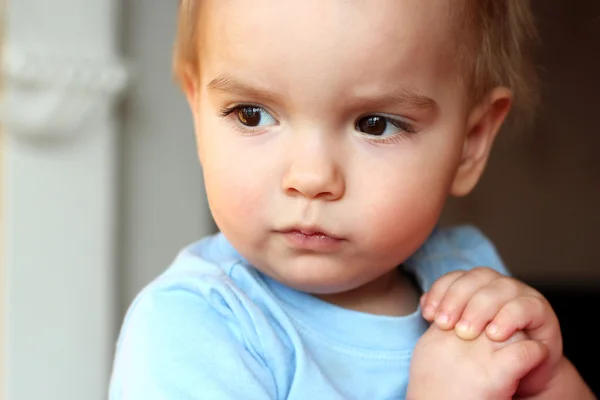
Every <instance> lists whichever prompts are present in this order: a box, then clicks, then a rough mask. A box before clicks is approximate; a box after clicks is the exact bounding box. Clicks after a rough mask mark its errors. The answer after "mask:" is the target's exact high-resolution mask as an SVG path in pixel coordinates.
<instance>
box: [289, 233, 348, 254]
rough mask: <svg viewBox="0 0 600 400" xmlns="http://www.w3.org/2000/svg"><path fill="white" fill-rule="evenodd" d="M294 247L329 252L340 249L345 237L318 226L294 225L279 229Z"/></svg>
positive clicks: (302, 249)
mask: <svg viewBox="0 0 600 400" xmlns="http://www.w3.org/2000/svg"><path fill="white" fill-rule="evenodd" d="M279 233H280V234H281V235H282V236H283V238H284V239H285V241H286V243H287V244H288V246H290V247H291V248H292V249H296V250H301V251H310V252H318V253H329V252H332V251H336V250H339V249H340V246H342V243H343V242H344V241H345V239H343V238H341V237H339V236H336V235H333V234H332V233H329V232H327V231H325V230H324V229H321V228H318V227H292V228H289V229H284V230H281V231H279Z"/></svg>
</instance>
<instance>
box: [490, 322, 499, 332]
mask: <svg viewBox="0 0 600 400" xmlns="http://www.w3.org/2000/svg"><path fill="white" fill-rule="evenodd" d="M499 331H500V328H499V327H498V325H497V324H496V323H494V322H492V323H491V324H489V325H488V327H487V332H488V333H489V334H490V335H497V334H498V332H499Z"/></svg>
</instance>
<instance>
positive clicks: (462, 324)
mask: <svg viewBox="0 0 600 400" xmlns="http://www.w3.org/2000/svg"><path fill="white" fill-rule="evenodd" d="M469 329H471V323H470V322H469V321H465V320H460V321H459V322H458V324H456V330H457V331H459V333H468V332H469Z"/></svg>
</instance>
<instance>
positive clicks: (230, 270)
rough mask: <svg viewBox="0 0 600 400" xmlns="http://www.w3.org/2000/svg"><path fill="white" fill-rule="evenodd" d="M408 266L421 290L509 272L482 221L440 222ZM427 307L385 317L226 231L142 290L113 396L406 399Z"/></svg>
mask: <svg viewBox="0 0 600 400" xmlns="http://www.w3.org/2000/svg"><path fill="white" fill-rule="evenodd" d="M404 266H405V267H406V268H407V269H408V270H410V271H412V272H413V273H414V275H415V276H416V278H417V280H418V282H419V284H420V286H421V288H422V289H423V290H425V291H426V290H428V289H429V288H430V286H431V284H432V283H433V282H434V281H435V280H436V279H438V278H439V277H441V276H442V275H444V274H445V273H447V272H449V271H454V270H461V269H462V270H467V269H471V268H473V267H475V266H487V267H491V268H495V269H496V270H499V271H501V272H503V273H506V271H505V269H504V267H503V265H502V261H501V260H500V258H499V257H498V255H497V253H496V251H495V249H494V247H493V245H492V244H491V243H490V242H489V241H488V240H487V239H486V238H485V237H484V236H483V235H482V234H481V233H480V232H479V231H478V230H476V229H475V228H472V227H458V228H452V229H438V230H436V231H434V232H433V234H432V235H431V236H430V238H429V239H428V240H427V242H426V243H425V244H424V245H423V246H422V248H421V249H420V250H419V251H417V252H416V253H415V254H414V255H413V256H412V257H411V258H410V259H409V260H407V261H406V262H405V263H404ZM427 327H428V324H427V323H426V321H424V320H423V319H422V318H421V315H420V310H417V311H416V312H414V313H413V314H411V315H408V316H405V317H387V316H377V315H371V314H365V313H361V312H357V311H352V310H347V309H342V308H339V307H336V306H334V305H332V304H329V303H326V302H324V301H321V300H319V299H317V298H315V297H313V296H310V295H308V294H306V293H302V292H298V291H295V290H293V289H290V288H288V287H285V286H283V285H281V284H279V283H278V282H276V281H274V280H272V279H270V278H268V277H267V276H265V275H264V274H262V273H260V272H258V271H257V270H256V269H254V268H253V267H252V266H251V265H249V264H248V263H247V262H246V261H245V260H244V259H243V258H242V257H241V256H240V255H239V254H238V253H237V252H236V251H235V249H233V248H232V246H231V245H230V244H229V243H228V242H227V240H226V239H225V238H224V237H223V236H222V235H221V234H217V235H215V236H211V237H208V238H205V239H203V240H201V241H199V242H197V243H195V244H192V245H191V246H189V247H187V248H186V249H184V250H183V251H182V252H181V253H180V254H179V256H178V257H177V258H176V260H175V261H174V263H173V264H172V266H171V267H170V268H169V269H167V270H166V271H165V272H164V273H163V274H162V275H161V276H159V277H158V278H157V279H156V280H155V281H154V282H152V283H150V284H149V285H148V286H147V287H146V288H145V289H144V290H143V291H142V292H141V293H140V294H139V295H138V296H137V298H136V299H135V300H134V302H133V304H132V305H131V307H130V309H129V310H128V313H127V315H126V317H125V320H124V323H123V326H122V330H121V334H120V337H119V340H118V343H117V349H116V357H115V361H114V366H113V373H112V379H111V386H110V399H112V400H118V399H119V400H154V399H161V400H192V399H194V400H195V399H231V400H251V399H261V400H263V399H282V400H283V399H290V400H294V399H298V400H312V399H315V400H321V399H325V400H335V399H344V400H347V399H361V400H364V399H369V400H371V399H403V398H404V397H405V394H406V388H407V384H408V372H409V364H410V359H411V355H412V350H413V348H414V346H415V344H416V343H417V341H418V339H419V337H420V336H421V335H422V334H423V333H424V332H425V330H426V329H427Z"/></svg>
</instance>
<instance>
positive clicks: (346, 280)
mask: <svg viewBox="0 0 600 400" xmlns="http://www.w3.org/2000/svg"><path fill="white" fill-rule="evenodd" d="M294 264H297V263H294ZM306 264H307V263H302V265H291V266H290V267H291V268H288V269H286V270H284V271H276V272H275V273H272V274H270V273H268V272H266V273H267V274H268V275H270V276H271V277H272V278H273V279H275V280H277V281H279V282H280V283H282V284H284V285H286V286H288V287H291V288H293V289H295V290H299V291H301V292H306V293H310V294H317V295H324V294H335V293H343V292H347V291H349V290H352V289H356V288H357V287H359V286H361V285H363V284H365V283H368V282H369V280H370V279H369V278H366V277H365V278H363V279H357V277H356V276H349V275H348V269H347V268H344V267H341V266H340V265H331V263H323V262H320V263H318V262H312V263H309V264H310V266H309V267H307V265H306Z"/></svg>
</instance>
